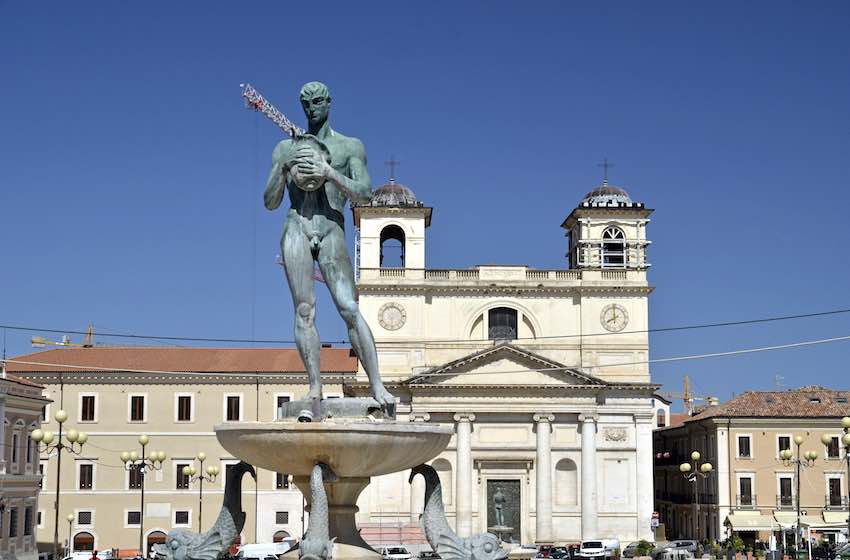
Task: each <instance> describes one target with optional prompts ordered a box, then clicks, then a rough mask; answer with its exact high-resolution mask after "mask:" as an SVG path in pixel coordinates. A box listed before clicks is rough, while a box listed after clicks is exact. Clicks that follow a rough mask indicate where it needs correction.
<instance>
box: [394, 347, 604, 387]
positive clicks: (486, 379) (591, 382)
mask: <svg viewBox="0 0 850 560" xmlns="http://www.w3.org/2000/svg"><path fill="white" fill-rule="evenodd" d="M409 384H410V385H445V386H451V385H466V386H468V385H482V386H484V385H490V386H492V385H498V386H510V385H517V386H530V385H531V386H577V385H583V386H605V385H607V384H606V383H605V382H604V381H602V380H601V379H599V378H597V377H594V376H592V375H588V374H586V373H584V372H581V371H579V370H576V369H573V368H568V367H566V366H565V365H564V364H561V363H558V362H556V361H554V360H550V359H549V358H546V357H543V356H541V355H539V354H535V353H534V352H530V351H528V350H525V349H524V348H521V347H519V346H514V345H513V344H508V343H504V344H500V345H498V346H494V347H492V348H487V349H485V350H482V351H479V352H475V353H472V354H469V355H467V356H464V357H462V358H459V359H457V360H453V361H451V362H449V363H447V364H444V365H442V366H438V367H435V368H432V369H430V370H428V371H425V372H423V373H420V374H418V375H416V376H414V377H413V378H412V379H411V380H410V381H409Z"/></svg>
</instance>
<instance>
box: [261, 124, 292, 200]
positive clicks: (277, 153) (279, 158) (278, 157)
mask: <svg viewBox="0 0 850 560" xmlns="http://www.w3.org/2000/svg"><path fill="white" fill-rule="evenodd" d="M291 145H292V142H291V141H289V140H284V141H283V142H281V143H279V144H278V145H277V147H275V149H274V152H273V153H272V168H271V171H270V172H269V178H268V180H267V181H266V191H265V192H264V193H263V201H264V202H265V205H266V208H268V209H269V210H274V209H276V208H277V207H278V206H280V203H281V202H282V201H283V191H284V190H285V188H286V177H287V175H288V173H289V161H290V157H289V155H290V146H291Z"/></svg>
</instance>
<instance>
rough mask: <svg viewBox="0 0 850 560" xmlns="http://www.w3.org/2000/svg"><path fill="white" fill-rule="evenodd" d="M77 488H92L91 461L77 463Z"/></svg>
mask: <svg viewBox="0 0 850 560" xmlns="http://www.w3.org/2000/svg"><path fill="white" fill-rule="evenodd" d="M77 480H78V484H77V488H78V489H80V490H92V489H93V488H94V465H93V464H91V463H77Z"/></svg>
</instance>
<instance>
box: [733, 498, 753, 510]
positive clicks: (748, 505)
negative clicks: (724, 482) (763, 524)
mask: <svg viewBox="0 0 850 560" xmlns="http://www.w3.org/2000/svg"><path fill="white" fill-rule="evenodd" d="M735 505H736V506H737V507H738V508H740V509H755V507H756V497H755V496H753V495H752V494H738V495H736V496H735Z"/></svg>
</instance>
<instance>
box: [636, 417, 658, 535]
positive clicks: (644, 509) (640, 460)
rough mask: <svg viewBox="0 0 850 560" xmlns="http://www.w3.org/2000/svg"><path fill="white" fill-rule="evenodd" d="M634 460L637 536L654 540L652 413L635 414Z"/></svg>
mask: <svg viewBox="0 0 850 560" xmlns="http://www.w3.org/2000/svg"><path fill="white" fill-rule="evenodd" d="M635 462H636V463H637V537H638V539H646V540H648V541H650V542H654V541H655V539H654V537H653V531H652V511H653V504H654V500H655V497H654V496H653V495H652V489H653V487H654V486H655V485H654V484H651V482H654V480H653V479H654V475H653V459H652V414H651V413H649V414H635Z"/></svg>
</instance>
